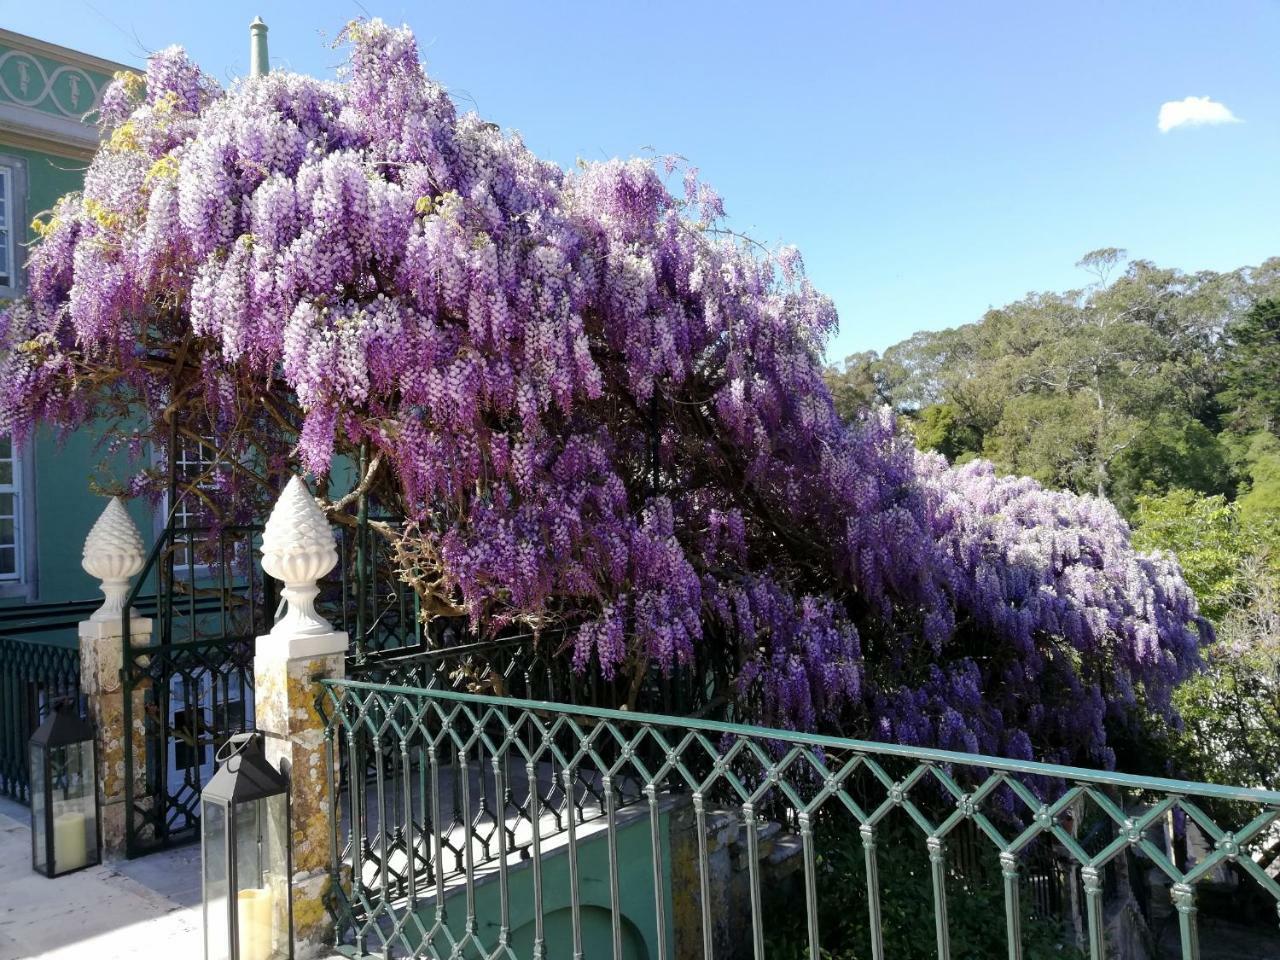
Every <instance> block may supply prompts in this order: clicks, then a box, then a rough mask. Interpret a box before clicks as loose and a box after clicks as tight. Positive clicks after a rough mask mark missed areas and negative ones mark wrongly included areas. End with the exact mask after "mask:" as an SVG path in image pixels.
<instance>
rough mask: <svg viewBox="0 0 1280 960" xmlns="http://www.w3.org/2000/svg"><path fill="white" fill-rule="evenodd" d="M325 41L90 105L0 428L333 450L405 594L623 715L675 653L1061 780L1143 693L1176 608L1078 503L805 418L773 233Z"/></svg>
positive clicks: (403, 69)
mask: <svg viewBox="0 0 1280 960" xmlns="http://www.w3.org/2000/svg"><path fill="white" fill-rule="evenodd" d="M344 36H345V38H346V40H347V41H348V43H349V44H350V49H351V58H350V64H349V70H348V73H347V76H346V78H345V80H344V81H343V82H342V83H340V84H329V83H322V82H319V81H316V80H312V79H309V78H306V77H300V76H294V75H289V74H281V73H271V74H269V75H267V76H265V77H261V78H254V79H249V80H245V81H241V82H239V83H238V84H236V85H235V86H234V87H233V88H232V89H231V90H230V91H227V92H224V91H221V90H219V89H218V88H217V86H216V84H214V83H213V82H212V81H211V80H210V79H209V78H208V77H206V76H205V75H204V74H202V73H201V72H200V71H199V70H198V68H196V67H195V66H194V65H193V64H192V63H191V62H190V61H189V60H188V59H187V58H186V56H185V55H184V54H183V53H182V52H181V51H179V50H177V49H171V50H168V51H165V52H163V53H161V54H159V55H157V56H156V57H154V58H152V60H151V62H150V64H149V67H148V73H147V78H146V82H145V86H144V85H143V84H141V83H139V82H137V81H136V79H135V80H133V81H131V80H127V79H125V80H121V81H118V82H117V83H115V84H114V85H113V86H112V87H111V88H110V90H109V91H108V92H107V93H106V95H105V98H104V104H103V108H102V115H103V122H104V125H105V126H104V145H103V147H102V148H101V150H100V151H99V153H98V155H97V156H96V157H95V159H94V161H93V163H92V164H91V166H90V169H89V171H88V174H87V176H86V179H85V189H84V192H83V194H80V195H73V196H70V197H67V198H65V199H64V200H63V201H62V202H61V203H60V204H59V205H58V207H57V208H56V209H55V210H54V211H53V215H52V217H51V219H50V220H49V221H47V223H46V224H45V226H44V231H43V232H44V237H43V239H42V241H41V242H40V244H39V246H38V247H37V248H36V250H35V252H34V254H33V257H32V262H31V269H30V276H31V284H30V288H31V298H30V301H29V302H27V303H24V304H21V305H18V306H16V307H13V308H12V309H9V310H8V311H6V313H5V315H4V319H3V321H0V350H3V351H4V359H3V364H2V366H0V396H2V397H3V400H2V402H0V429H8V428H15V429H17V430H18V431H23V430H29V429H30V428H31V426H32V424H33V423H35V422H37V421H39V420H53V421H56V422H58V423H60V424H62V425H64V426H74V425H76V424H80V423H85V422H88V421H89V420H91V419H93V418H98V417H103V416H108V417H110V416H115V417H119V418H120V422H121V423H127V424H129V425H130V426H129V427H128V428H127V429H126V428H124V427H122V428H121V436H122V438H125V439H128V440H129V442H132V443H135V444H141V442H142V441H143V440H145V439H146V438H148V437H149V438H150V439H151V440H152V441H153V442H155V443H157V444H159V445H161V446H163V445H164V444H166V443H167V442H169V441H168V438H169V436H170V432H171V431H178V432H180V433H181V434H182V436H185V437H194V438H196V439H197V440H199V441H200V442H208V443H210V445H211V446H212V447H213V448H214V451H215V452H216V454H217V456H219V457H221V458H223V459H224V460H225V461H226V462H227V463H228V464H229V465H232V466H231V468H230V469H229V470H228V471H227V474H226V481H225V489H223V490H221V491H218V494H220V496H218V495H215V496H211V497H210V506H211V508H218V507H219V506H220V505H221V504H224V503H230V502H235V503H236V504H241V505H243V504H250V505H252V504H254V503H255V502H256V503H257V504H258V505H260V504H261V502H262V498H263V497H264V496H267V495H270V494H273V493H274V488H275V487H276V486H277V485H278V484H279V482H280V480H281V479H282V476H283V472H284V471H285V470H286V469H288V468H289V467H290V465H291V463H293V462H298V463H300V464H301V466H302V467H304V468H305V469H306V470H308V471H310V472H311V473H312V474H313V475H314V476H316V477H317V478H322V477H323V476H324V475H325V474H326V472H327V471H328V470H329V469H330V466H331V464H332V463H333V462H334V458H335V457H336V456H347V457H350V458H352V459H357V458H358V455H359V454H360V453H361V452H362V451H364V452H367V453H368V469H367V470H366V471H365V472H364V473H363V475H362V476H361V478H360V481H359V483H360V489H361V490H364V491H367V492H369V493H370V494H371V495H373V496H375V497H376V498H377V500H378V501H379V503H380V504H381V505H383V506H384V507H386V508H388V509H392V510H394V511H395V512H397V513H398V514H399V515H401V516H403V517H404V518H405V524H404V526H403V528H402V529H399V530H397V529H393V528H392V527H390V526H387V525H382V526H379V527H377V528H376V529H377V530H378V531H379V533H380V534H381V535H382V536H385V537H387V538H388V539H389V540H391V541H392V542H393V543H394V545H395V547H396V550H397V552H398V555H399V557H400V559H401V563H402V566H401V570H400V573H401V576H402V577H403V578H404V579H405V581H406V582H408V583H410V584H411V585H412V586H413V588H414V589H415V590H416V591H417V592H418V594H419V596H420V598H421V600H422V603H423V607H424V609H425V610H426V611H427V613H428V614H429V615H439V614H445V615H458V614H464V615H466V616H468V617H470V618H471V621H472V622H473V623H474V624H475V625H476V628H477V629H478V630H480V631H482V632H496V631H500V630H502V629H505V628H507V627H508V626H511V625H513V624H520V625H526V626H530V627H533V628H534V629H535V630H536V631H545V630H546V629H547V628H548V627H549V626H553V625H554V626H559V627H561V628H563V630H564V631H565V634H566V635H567V637H568V641H567V644H566V645H565V648H564V653H563V655H565V656H567V657H569V658H571V660H572V663H573V665H574V666H575V668H576V669H579V670H583V671H588V670H591V671H598V672H599V673H601V674H603V675H605V676H606V677H617V678H619V679H620V680H622V681H623V682H624V683H623V685H624V686H625V687H626V688H627V689H629V690H630V691H631V693H632V697H631V699H632V700H634V697H635V695H636V694H637V693H638V691H639V690H640V688H641V686H642V683H643V680H644V678H645V677H646V676H648V674H649V673H650V671H652V670H663V671H670V670H674V669H676V668H680V667H683V668H686V669H706V665H707V664H709V663H713V662H714V663H717V664H720V665H723V666H724V667H725V668H726V669H727V670H728V672H730V673H731V674H732V678H733V687H732V691H731V692H732V693H733V695H734V696H736V697H737V700H738V703H739V709H740V710H741V711H742V712H743V713H745V714H748V715H752V716H754V717H756V718H758V719H761V720H764V721H767V722H771V723H776V724H781V725H785V726H800V727H810V728H812V727H818V726H824V727H826V728H828V729H835V730H846V731H854V732H859V733H862V734H865V735H869V736H877V737H886V738H894V739H899V740H904V741H906V742H918V743H938V744H942V745H944V746H953V747H959V748H963V749H983V750H988V751H997V752H1005V753H1011V754H1013V755H1016V756H1030V755H1031V754H1032V753H1033V752H1034V753H1037V754H1039V755H1041V756H1044V757H1046V758H1050V759H1074V760H1091V761H1093V762H1101V763H1110V762H1112V760H1113V752H1112V747H1111V745H1110V743H1109V736H1110V733H1109V731H1112V730H1115V729H1117V728H1122V727H1124V726H1126V725H1128V724H1132V723H1135V722H1140V721H1141V720H1142V718H1143V716H1144V715H1145V714H1146V713H1148V712H1153V713H1154V714H1155V715H1158V716H1162V717H1168V716H1169V713H1168V709H1169V704H1170V702H1171V701H1170V698H1171V694H1172V689H1173V687H1174V686H1175V685H1176V684H1177V683H1178V682H1179V681H1180V680H1181V679H1183V678H1184V677H1185V676H1187V675H1188V674H1189V673H1190V672H1192V671H1193V670H1194V669H1195V668H1196V665H1197V662H1198V653H1197V650H1198V644H1199V642H1200V640H1201V638H1202V633H1203V629H1204V623H1203V621H1202V620H1201V618H1200V617H1199V615H1198V612H1197V610H1196V606H1195V601H1194V598H1193V597H1192V595H1191V593H1190V591H1189V590H1188V589H1187V588H1186V586H1185V584H1184V582H1183V580H1182V578H1181V575H1180V574H1179V573H1178V570H1177V567H1176V564H1173V563H1172V562H1169V561H1167V560H1164V559H1160V558H1155V557H1148V556H1144V555H1141V554H1138V553H1136V552H1135V551H1134V550H1133V549H1132V548H1131V546H1130V544H1129V539H1128V530H1127V528H1126V527H1125V525H1124V524H1123V522H1122V521H1121V520H1120V519H1119V517H1118V515H1116V514H1115V512H1114V511H1113V510H1112V509H1111V508H1110V507H1109V506H1107V505H1106V504H1103V503H1099V502H1095V501H1091V500H1081V499H1079V498H1075V497H1072V496H1070V495H1069V494H1061V493H1052V492H1049V491H1045V490H1043V489H1041V488H1040V487H1039V486H1038V485H1036V484H1034V483H1032V482H1029V481H1021V480H1004V479H1000V478H998V477H996V476H995V475H994V473H993V471H991V469H990V468H989V466H986V465H982V464H970V465H968V466H967V467H965V468H962V469H960V470H952V469H951V468H949V467H947V466H946V464H945V463H944V462H943V461H942V460H941V458H937V457H933V456H929V455H922V454H917V453H916V452H915V451H914V449H913V448H912V446H911V444H910V443H909V442H908V441H907V440H906V438H905V437H904V436H903V434H902V432H901V431H900V430H899V429H898V427H897V425H896V423H895V421H894V419H893V418H892V416H890V415H889V414H888V413H886V412H883V411H864V412H862V413H860V414H859V415H858V416H857V417H856V419H855V422H854V423H853V424H851V425H846V424H844V423H843V422H842V421H841V420H840V418H839V417H838V416H837V414H836V412H835V408H834V405H833V402H832V398H831V394H830V392H829V391H828V389H827V387H826V385H825V384H824V382H823V369H822V365H821V361H820V350H821V344H822V342H823V339H824V337H825V336H826V334H827V333H828V332H829V331H830V330H831V328H832V326H833V324H834V323H835V313H834V310H833V308H832V306H831V303H830V301H829V300H828V299H827V298H825V297H824V296H822V295H821V294H820V293H818V292H817V291H816V290H814V289H813V287H812V286H811V285H810V284H809V282H808V281H807V280H806V279H805V277H804V275H803V271H802V269H801V265H800V262H799V258H798V256H797V255H796V254H795V252H794V251H792V250H781V251H773V252H762V251H761V250H760V248H759V247H758V245H755V244H752V243H750V242H747V241H744V240H742V239H740V238H739V237H737V236H736V235H733V234H731V233H729V232H728V231H727V230H725V229H724V227H723V226H722V221H723V206H722V204H721V202H720V199H719V198H718V197H717V196H716V194H715V193H714V192H713V191H712V190H711V189H710V187H708V186H707V185H705V184H702V183H700V182H699V181H698V179H697V177H696V175H694V174H692V173H691V172H686V173H685V175H684V177H683V189H682V191H681V192H680V193H679V194H678V195H677V194H676V193H673V192H672V191H671V190H670V189H668V186H667V183H666V181H665V180H664V177H666V176H670V175H672V174H674V172H675V170H676V168H677V167H678V163H677V162H675V161H672V162H670V163H660V162H651V161H644V160H632V161H627V162H622V161H616V160H614V161H609V162H604V163H584V164H581V165H580V166H579V167H578V168H577V169H575V170H573V171H570V172H566V171H563V170H561V169H559V168H558V167H555V166H553V165H551V164H548V163H545V162H543V161H541V160H539V159H538V158H536V157H535V156H533V155H532V154H531V153H530V152H529V151H528V150H527V149H526V148H525V146H524V145H523V143H522V142H521V141H520V140H519V138H518V137H506V136H504V135H503V134H502V133H501V131H499V130H498V129H497V128H496V127H494V126H493V125H492V124H488V123H485V122H483V121H481V120H480V119H479V118H477V117H475V116H473V115H466V116H459V115H457V113H456V112H455V109H454V106H453V104H452V102H451V101H450V100H449V98H448V97H447V96H446V95H445V93H444V91H443V90H442V89H441V88H440V87H439V86H438V85H437V84H435V83H433V82H432V81H430V80H429V79H427V77H426V76H425V74H424V72H423V70H422V67H421V65H420V63H419V61H418V56H417V49H416V45H415V43H414V40H413V37H412V35H411V34H409V33H408V31H406V30H393V29H390V28H388V27H386V26H385V25H383V24H382V23H381V22H379V21H372V22H359V21H358V22H355V23H353V24H352V25H350V26H349V27H348V29H347V30H346V31H345V34H344ZM137 422H142V423H144V424H145V426H146V429H145V431H143V432H141V433H136V434H135V433H133V432H128V431H132V424H134V423H137ZM201 438H205V439H203V440H202V439H201ZM208 438H212V439H208ZM150 482H152V478H149V477H148V476H147V475H146V474H145V473H144V474H143V475H142V476H140V477H139V478H137V480H136V482H135V488H136V489H139V490H145V489H146V488H147V486H148V484H149V483H150ZM253 491H258V493H257V494H253V493H252V492H253ZM251 494H252V495H251ZM255 496H256V497H257V500H256V501H255V499H254V497H255ZM349 497H350V495H349V494H348V495H347V496H344V497H340V498H338V499H337V500H334V501H326V506H327V507H328V509H329V510H330V512H331V513H332V514H333V515H334V516H335V518H336V519H342V517H343V515H344V509H343V507H344V505H345V504H347V503H349ZM245 509H247V508H245ZM221 520H222V518H220V517H215V518H214V521H215V523H216V522H221ZM560 650H561V648H560V647H556V648H554V649H552V650H549V651H548V652H549V653H550V654H554V653H557V652H559V651H560Z"/></svg>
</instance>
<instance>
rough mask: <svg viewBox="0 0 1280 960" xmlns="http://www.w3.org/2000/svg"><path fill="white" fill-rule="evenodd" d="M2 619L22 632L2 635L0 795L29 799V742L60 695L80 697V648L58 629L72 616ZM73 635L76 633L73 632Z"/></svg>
mask: <svg viewBox="0 0 1280 960" xmlns="http://www.w3.org/2000/svg"><path fill="white" fill-rule="evenodd" d="M25 613H26V615H27V617H28V620H27V622H25V623H18V622H15V623H12V624H6V625H5V628H6V629H8V628H9V627H15V628H17V629H20V630H22V631H23V633H24V634H28V635H26V636H12V637H10V636H0V795H3V796H6V797H9V798H11V799H13V800H17V801H18V802H19V803H24V804H25V803H28V802H29V799H30V795H29V788H30V784H29V783H28V779H29V776H30V774H29V773H28V764H29V759H28V758H29V753H28V749H27V741H28V740H29V739H30V738H31V734H33V733H35V730H36V727H38V726H39V725H40V723H41V721H42V720H44V718H45V716H46V714H47V713H48V712H49V710H50V708H51V707H52V706H53V705H54V704H55V703H57V702H58V701H59V700H62V699H64V698H69V699H72V700H76V701H78V700H79V699H80V650H79V648H78V647H77V646H76V645H75V644H74V643H72V644H68V643H65V642H60V640H61V639H62V638H60V637H58V634H60V633H65V632H66V631H67V630H71V631H74V630H75V621H65V620H64V619H58V618H55V619H52V620H50V619H47V618H46V619H43V620H34V621H33V620H31V619H30V615H31V611H30V610H29V609H28V610H27V611H25ZM72 636H74V632H73V633H72Z"/></svg>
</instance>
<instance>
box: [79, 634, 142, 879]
mask: <svg viewBox="0 0 1280 960" xmlns="http://www.w3.org/2000/svg"><path fill="white" fill-rule="evenodd" d="M79 634H80V690H81V692H82V693H83V694H84V695H85V698H86V699H87V701H88V705H89V719H90V720H92V721H93V724H94V728H95V730H96V733H97V740H98V806H99V809H100V811H101V816H102V856H103V859H104V860H119V859H121V858H123V857H124V856H125V839H126V836H125V834H126V829H127V825H126V822H125V821H126V817H125V766H124V755H125V751H124V746H125V740H124V737H125V735H126V734H125V729H124V679H123V678H124V641H123V638H122V636H121V630H120V622H119V621H118V620H111V621H101V620H85V621H83V622H81V624H80V627H79ZM129 634H130V636H131V637H135V638H140V639H141V638H150V636H151V621H150V620H149V619H147V618H145V617H133V618H132V619H130V621H129ZM143 696H144V690H143V689H142V688H138V689H135V690H134V692H133V697H134V701H133V704H132V708H133V729H132V730H131V731H130V732H129V736H132V737H133V778H134V780H133V782H134V788H135V790H141V791H142V792H145V781H146V762H147V751H146V743H145V737H146V722H145V717H144V715H143V708H144V703H143Z"/></svg>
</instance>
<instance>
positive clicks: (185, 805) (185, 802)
mask: <svg viewBox="0 0 1280 960" xmlns="http://www.w3.org/2000/svg"><path fill="white" fill-rule="evenodd" d="M360 507H361V509H360V512H359V513H358V514H357V515H356V516H354V517H351V518H350V522H347V523H343V522H340V523H338V524H336V525H335V534H336V537H337V541H338V554H339V562H338V564H337V566H336V567H335V568H334V570H333V572H332V573H331V574H330V575H329V576H328V578H326V579H325V580H324V581H322V582H321V594H320V597H319V598H318V599H317V607H318V609H319V610H320V611H321V612H322V613H323V614H324V616H326V617H327V618H328V619H329V620H330V622H331V623H333V624H334V625H335V626H336V627H338V628H339V629H341V630H345V631H346V632H347V633H348V634H350V636H351V637H352V649H351V659H352V662H353V664H354V663H357V662H360V661H362V660H363V659H364V657H365V655H366V654H367V653H370V652H375V651H376V652H379V653H389V652H392V651H395V650H407V649H420V648H421V647H422V645H423V643H424V633H423V630H422V627H421V624H420V622H419V618H418V608H417V605H416V601H415V598H414V597H413V594H412V591H410V590H407V589H405V588H404V586H403V585H402V584H401V583H400V582H399V581H398V580H397V579H396V578H395V577H394V575H393V573H392V572H391V568H390V558H389V556H388V555H387V553H386V551H384V550H381V549H379V544H380V542H381V541H380V540H379V538H377V537H375V536H373V535H372V534H371V531H370V529H369V524H370V517H369V512H368V510H367V508H366V507H365V506H364V505H363V504H361V505H360ZM262 530H263V526H262V525H261V524H249V525H240V526H224V527H219V528H213V527H208V526H183V525H178V524H176V523H173V522H171V523H170V525H169V526H168V527H167V528H166V529H165V530H164V531H163V533H161V535H160V537H159V539H158V540H157V542H156V544H155V546H154V547H153V548H152V551H151V554H150V556H149V557H148V558H147V562H146V565H145V566H144V567H143V570H142V572H141V574H140V575H139V576H138V578H137V580H136V582H135V586H134V589H133V591H132V593H131V594H130V596H129V598H128V600H127V602H126V604H125V615H124V618H123V631H122V632H123V639H122V643H123V663H124V667H123V677H122V682H123V688H124V724H125V729H127V730H132V731H133V734H132V735H131V736H129V737H126V738H125V743H124V746H125V771H126V776H125V808H126V851H127V854H128V856H130V857H136V856H140V855H142V854H146V853H150V852H152V851H155V850H161V849H165V848H168V847H172V846H176V845H179V844H182V843H188V842H191V841H193V840H196V839H198V837H199V833H200V819H199V818H200V803H199V801H200V791H201V790H202V789H203V787H204V784H205V783H206V782H207V781H208V779H209V777H210V776H212V775H213V772H214V757H215V755H216V754H217V752H218V748H219V747H220V746H221V745H222V744H223V743H224V742H225V741H226V740H227V739H228V738H229V737H231V736H232V735H234V734H236V733H240V732H243V731H245V730H252V729H253V728H254V719H255V718H254V698H253V657H254V647H255V644H256V639H257V637H259V636H261V635H262V634H265V633H267V632H269V631H270V629H271V626H272V624H273V623H274V622H275V616H276V613H277V606H278V590H277V584H276V582H275V581H274V580H273V579H272V578H270V577H268V576H266V575H265V574H264V573H263V571H262V566H261V563H260V559H261V537H262ZM152 586H154V588H155V591H156V599H155V601H154V604H152V605H149V606H148V607H146V608H140V607H139V604H140V603H144V602H145V601H143V600H142V599H141V597H142V593H143V591H144V590H147V589H148V588H149V587H152ZM152 609H153V610H154V613H152ZM131 613H132V615H134V616H139V615H151V616H153V618H154V619H153V624H152V634H151V635H150V636H141V637H140V636H134V635H133V634H132V632H131V630H130V614H131Z"/></svg>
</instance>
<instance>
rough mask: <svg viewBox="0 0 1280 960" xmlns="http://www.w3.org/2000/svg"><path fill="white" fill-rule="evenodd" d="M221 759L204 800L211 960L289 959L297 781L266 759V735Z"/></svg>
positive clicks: (233, 743)
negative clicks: (292, 787)
mask: <svg viewBox="0 0 1280 960" xmlns="http://www.w3.org/2000/svg"><path fill="white" fill-rule="evenodd" d="M217 759H218V762H219V764H220V766H219V768H218V772H217V773H215V774H214V775H213V777H212V778H211V779H210V780H209V783H208V785H207V786H206V787H205V788H204V792H203V793H202V794H201V796H200V806H201V812H200V852H201V862H202V864H203V873H204V955H205V960H288V958H291V957H292V956H293V904H292V902H291V898H290V896H289V878H290V877H291V876H292V875H293V855H292V851H291V849H290V846H291V845H290V843H289V783H288V781H287V780H286V779H285V778H284V776H283V775H282V774H281V773H280V772H279V771H277V770H276V769H275V768H274V767H273V766H271V764H270V763H269V762H268V761H267V758H266V757H265V756H264V755H263V752H262V737H261V735H260V734H256V733H242V734H237V735H236V736H234V737H232V738H231V739H230V740H228V741H227V742H226V744H224V745H223V747H222V749H221V750H219V751H218V758H217Z"/></svg>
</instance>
